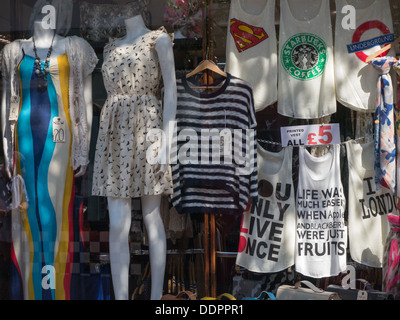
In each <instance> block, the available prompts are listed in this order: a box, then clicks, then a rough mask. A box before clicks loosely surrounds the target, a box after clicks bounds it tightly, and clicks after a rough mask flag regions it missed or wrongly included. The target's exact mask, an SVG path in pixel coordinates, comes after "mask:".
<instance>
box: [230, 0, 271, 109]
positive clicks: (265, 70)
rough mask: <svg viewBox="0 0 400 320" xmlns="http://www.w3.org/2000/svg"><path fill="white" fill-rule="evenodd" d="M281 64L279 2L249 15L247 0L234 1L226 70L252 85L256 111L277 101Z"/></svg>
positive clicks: (269, 1) (231, 11)
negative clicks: (276, 21)
mask: <svg viewBox="0 0 400 320" xmlns="http://www.w3.org/2000/svg"><path fill="white" fill-rule="evenodd" d="M277 61H278V54H277V41H276V31H275V0H267V1H266V3H265V7H264V9H263V10H262V11H261V12H260V13H258V14H251V13H249V12H248V9H247V5H246V0H233V1H232V2H231V5H230V11H229V25H228V34H227V43H226V66H225V69H226V71H227V72H229V73H231V74H232V75H234V76H235V77H238V78H240V79H243V80H246V81H247V82H249V83H250V85H251V87H252V88H253V95H254V108H255V110H256V112H257V111H261V110H263V109H264V108H266V107H267V106H269V105H271V104H273V103H274V102H276V100H277V91H278V83H277V77H278V76H277V74H278V65H277Z"/></svg>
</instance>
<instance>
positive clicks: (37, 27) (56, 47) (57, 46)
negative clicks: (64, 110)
mask: <svg viewBox="0 0 400 320" xmlns="http://www.w3.org/2000/svg"><path fill="white" fill-rule="evenodd" d="M33 30H34V37H35V39H36V47H37V52H38V56H39V58H41V60H44V59H45V58H46V53H47V50H48V48H49V47H50V44H51V41H52V38H53V34H54V30H52V29H43V27H42V21H41V20H36V21H34V23H33ZM65 46H66V44H65V38H63V37H61V36H59V35H57V34H56V35H55V37H54V42H53V51H52V54H51V56H50V58H54V57H58V56H60V55H62V54H63V53H65V50H66V48H65ZM22 47H23V49H24V52H25V54H27V55H30V56H34V51H33V41H32V38H30V39H28V40H25V41H23V44H22ZM6 90H7V87H6V86H3V88H2V91H3V94H2V103H1V120H2V121H1V125H2V128H1V131H2V132H3V133H4V132H5V126H6V123H7V118H6V110H7V108H6V101H5V98H6ZM84 95H85V101H86V114H87V127H88V132H90V130H91V126H92V118H93V109H92V77H91V76H88V77H86V78H85V79H84ZM3 139H4V141H3V144H4V146H5V148H6V146H7V140H6V138H5V135H4V134H3ZM87 145H88V147H89V145H90V135H88V136H87ZM4 154H5V164H6V171H7V174H8V176H9V177H11V176H12V175H11V172H10V163H9V160H10V159H9V158H8V152H4ZM86 170H87V165H82V166H79V168H78V169H77V170H76V171H75V177H76V178H77V177H81V176H83V175H84V174H85V173H86Z"/></svg>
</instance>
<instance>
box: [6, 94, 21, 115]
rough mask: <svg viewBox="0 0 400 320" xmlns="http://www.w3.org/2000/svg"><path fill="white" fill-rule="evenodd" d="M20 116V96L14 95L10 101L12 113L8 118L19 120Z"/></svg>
mask: <svg viewBox="0 0 400 320" xmlns="http://www.w3.org/2000/svg"><path fill="white" fill-rule="evenodd" d="M18 116H19V97H17V96H13V97H11V101H10V114H9V115H8V120H10V121H17V120H18Z"/></svg>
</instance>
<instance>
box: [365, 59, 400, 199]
mask: <svg viewBox="0 0 400 320" xmlns="http://www.w3.org/2000/svg"><path fill="white" fill-rule="evenodd" d="M396 61H397V59H396V58H393V57H383V58H376V59H373V60H372V61H371V62H370V64H371V65H372V66H373V67H374V68H375V70H376V71H377V72H378V74H379V76H378V82H377V95H376V111H375V182H376V186H377V190H379V189H380V188H381V187H384V188H387V189H389V190H391V191H393V192H395V189H396V161H395V160H396V142H395V122H394V110H393V86H392V79H391V77H390V75H389V72H390V69H391V67H392V65H393V64H394V63H396Z"/></svg>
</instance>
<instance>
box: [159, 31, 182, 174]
mask: <svg viewBox="0 0 400 320" xmlns="http://www.w3.org/2000/svg"><path fill="white" fill-rule="evenodd" d="M155 48H156V51H157V53H158V58H159V62H160V68H161V72H162V77H163V83H164V100H163V127H162V130H163V132H164V135H163V137H165V138H166V141H163V142H162V147H161V149H160V152H159V155H158V159H157V163H159V164H160V167H159V172H158V173H159V174H161V173H164V172H165V171H166V169H167V166H168V164H169V162H170V161H169V160H170V159H169V158H170V150H171V143H172V138H173V129H174V128H173V125H174V122H175V116H176V104H177V92H176V78H175V61H174V53H173V49H172V42H171V38H170V37H169V36H168V35H167V34H162V35H161V36H160V37H159V38H158V40H157V43H156V46H155Z"/></svg>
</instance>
